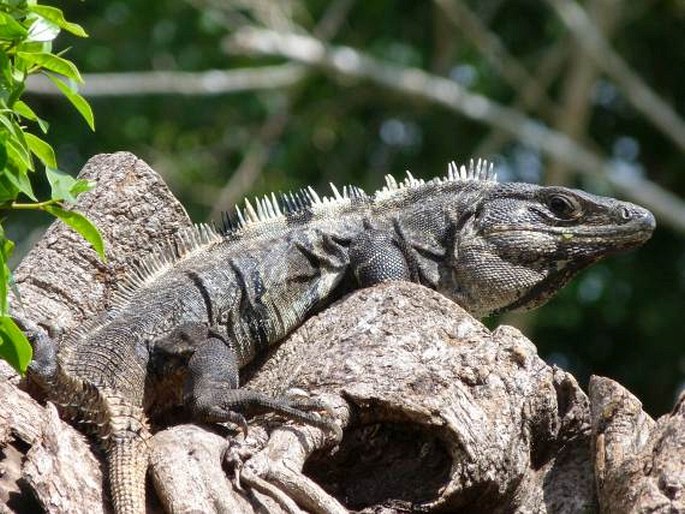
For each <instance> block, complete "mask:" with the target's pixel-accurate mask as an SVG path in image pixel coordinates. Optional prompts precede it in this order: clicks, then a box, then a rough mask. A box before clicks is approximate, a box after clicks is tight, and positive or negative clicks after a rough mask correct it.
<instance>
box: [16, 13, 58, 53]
mask: <svg viewBox="0 0 685 514" xmlns="http://www.w3.org/2000/svg"><path fill="white" fill-rule="evenodd" d="M59 33H60V30H59V27H58V26H57V25H55V24H54V23H52V22H50V21H48V20H46V19H45V18H41V17H37V18H36V19H35V20H34V21H33V23H31V26H30V27H29V33H28V35H27V38H26V41H29V42H38V43H48V42H50V41H53V40H54V39H55V38H56V37H57V36H58V35H59ZM22 49H23V48H22Z"/></svg>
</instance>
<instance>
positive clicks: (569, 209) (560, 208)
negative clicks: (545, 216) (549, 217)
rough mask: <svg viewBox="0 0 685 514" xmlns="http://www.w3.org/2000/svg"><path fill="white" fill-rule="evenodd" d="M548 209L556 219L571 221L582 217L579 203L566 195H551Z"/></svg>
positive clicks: (548, 200)
mask: <svg viewBox="0 0 685 514" xmlns="http://www.w3.org/2000/svg"><path fill="white" fill-rule="evenodd" d="M547 207H549V210H550V211H552V213H553V214H554V215H555V216H556V217H558V218H561V219H565V220H570V219H574V218H577V217H578V216H580V206H579V205H578V202H576V201H575V200H574V199H573V198H571V197H569V196H566V195H561V194H554V195H550V196H549V197H548V198H547Z"/></svg>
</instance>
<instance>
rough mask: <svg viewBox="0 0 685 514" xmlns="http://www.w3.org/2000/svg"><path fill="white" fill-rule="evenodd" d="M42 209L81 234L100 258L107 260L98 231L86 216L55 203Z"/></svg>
mask: <svg viewBox="0 0 685 514" xmlns="http://www.w3.org/2000/svg"><path fill="white" fill-rule="evenodd" d="M44 209H45V210H46V211H47V212H49V213H50V214H52V215H53V216H55V217H57V218H59V219H61V220H62V221H63V222H64V223H66V224H67V225H69V226H70V227H71V228H73V229H74V230H75V231H76V232H78V233H79V234H81V236H82V237H83V238H84V239H85V240H86V241H88V242H89V243H90V244H91V245H92V247H93V249H94V250H95V251H96V252H97V253H98V255H99V256H100V258H101V259H102V260H103V261H106V260H107V258H106V257H105V244H104V242H103V241H102V236H101V235H100V231H99V230H98V229H97V227H95V225H93V224H92V223H91V222H90V220H89V219H88V218H86V217H85V216H84V215H83V214H80V213H78V212H76V211H68V210H66V209H63V208H62V207H58V206H57V205H47V206H45V207H44Z"/></svg>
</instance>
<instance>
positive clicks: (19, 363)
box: [0, 316, 33, 374]
mask: <svg viewBox="0 0 685 514" xmlns="http://www.w3.org/2000/svg"><path fill="white" fill-rule="evenodd" d="M0 357H2V358H3V359H5V360H6V361H7V362H8V363H9V364H10V365H11V366H12V367H13V368H14V369H16V370H17V371H18V372H19V373H22V374H23V373H25V372H26V368H27V367H28V365H29V363H30V362H31V358H32V357H33V350H32V348H31V344H30V343H29V341H28V339H26V336H25V335H24V333H23V332H22V331H21V330H20V329H19V327H18V326H17V325H16V323H14V320H12V318H10V317H9V316H0Z"/></svg>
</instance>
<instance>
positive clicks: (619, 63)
mask: <svg viewBox="0 0 685 514" xmlns="http://www.w3.org/2000/svg"><path fill="white" fill-rule="evenodd" d="M546 1H547V3H548V4H549V5H550V6H552V8H554V10H555V11H556V12H557V14H558V15H559V17H560V18H561V20H562V21H563V22H564V23H565V24H566V26H567V27H568V29H569V30H570V31H571V32H572V33H573V34H574V36H575V37H576V39H577V41H578V43H579V44H580V45H582V46H583V48H584V49H585V52H586V54H587V56H588V57H589V58H590V59H592V60H593V61H594V62H595V64H596V65H597V66H598V67H599V68H600V69H602V70H603V71H604V72H605V73H607V75H609V76H610V77H611V78H612V79H613V80H614V81H615V82H616V84H617V85H618V86H619V87H620V88H621V90H622V91H623V92H624V93H625V95H626V98H627V99H628V101H629V102H630V103H631V104H632V105H633V107H635V108H636V109H637V110H638V111H640V112H641V113H642V114H643V115H644V116H645V118H647V119H648V120H650V121H651V122H652V123H653V124H654V126H655V127H657V128H658V129H659V130H661V132H662V133H663V134H664V135H665V136H667V137H669V138H670V139H671V140H672V141H673V142H675V143H676V144H677V145H678V146H679V147H680V148H681V149H682V150H685V121H683V119H682V118H681V117H680V116H679V115H678V113H677V112H676V111H675V110H674V109H673V108H672V107H671V106H670V105H668V104H667V103H666V102H665V101H663V100H662V99H661V98H660V97H659V95H657V94H656V93H655V92H654V91H653V90H652V89H651V88H650V87H649V86H648V85H647V84H645V83H644V82H643V80H642V79H641V78H640V77H639V75H637V73H635V72H634V71H633V70H632V69H631V68H630V67H629V66H628V64H626V62H625V61H624V60H623V59H622V58H621V56H620V55H619V54H618V53H617V52H616V51H615V50H614V49H613V48H612V47H611V45H610V44H609V43H608V42H607V40H606V39H605V38H604V36H602V33H601V32H600V30H599V29H598V28H597V26H596V25H595V24H594V23H593V22H592V20H591V19H590V17H589V16H588V15H587V13H586V12H585V11H584V10H583V8H582V7H581V6H580V5H578V4H577V3H576V2H575V1H573V0H546Z"/></svg>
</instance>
